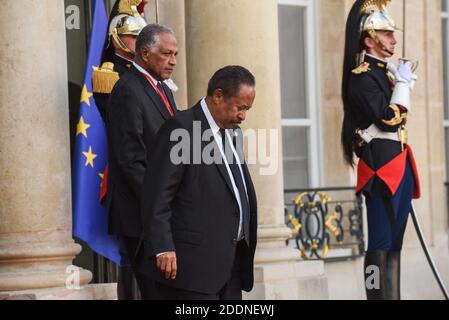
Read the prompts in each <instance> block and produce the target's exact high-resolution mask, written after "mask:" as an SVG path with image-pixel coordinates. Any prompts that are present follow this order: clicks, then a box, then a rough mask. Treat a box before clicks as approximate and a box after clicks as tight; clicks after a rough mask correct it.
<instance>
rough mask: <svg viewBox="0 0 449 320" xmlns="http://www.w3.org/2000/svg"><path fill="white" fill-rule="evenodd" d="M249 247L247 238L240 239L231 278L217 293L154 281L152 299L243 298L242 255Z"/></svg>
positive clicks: (246, 252)
mask: <svg viewBox="0 0 449 320" xmlns="http://www.w3.org/2000/svg"><path fill="white" fill-rule="evenodd" d="M248 252H249V249H248V246H247V244H246V242H245V240H242V241H239V243H238V244H237V250H236V254H235V259H234V264H233V267H232V272H231V275H230V279H229V280H228V281H227V282H226V284H225V285H224V287H223V288H222V289H221V290H220V291H219V292H217V293H215V294H206V293H200V292H194V291H189V290H184V289H179V288H173V287H170V286H167V285H164V284H162V283H159V282H157V281H156V282H155V283H154V289H155V290H154V292H153V295H152V297H151V300H242V272H243V270H242V267H241V265H242V263H241V262H242V256H243V255H245V254H248Z"/></svg>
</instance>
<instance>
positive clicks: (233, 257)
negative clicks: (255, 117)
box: [138, 66, 257, 300]
mask: <svg viewBox="0 0 449 320" xmlns="http://www.w3.org/2000/svg"><path fill="white" fill-rule="evenodd" d="M254 98H255V79H254V76H253V75H252V74H251V73H250V72H249V71H248V70H246V69H245V68H243V67H240V66H228V67H225V68H223V69H221V70H219V71H217V72H216V73H215V75H214V76H213V77H212V79H211V80H210V82H209V87H208V93H207V97H206V98H205V99H202V100H201V101H200V102H199V103H198V104H197V105H196V106H194V107H193V108H192V109H190V110H187V111H184V112H180V113H178V114H177V115H176V116H175V117H174V118H173V119H170V120H169V121H167V122H166V123H165V124H164V125H163V127H162V128H161V130H160V132H159V133H158V135H157V141H156V143H155V146H154V148H153V150H152V153H151V154H150V155H149V167H148V170H147V172H146V175H145V180H144V185H143V189H142V190H143V194H142V219H143V227H144V229H143V238H144V240H145V241H144V243H145V245H144V247H145V250H143V251H141V252H143V254H139V257H138V260H139V269H140V271H141V272H142V273H145V275H146V277H147V279H148V281H151V280H155V293H156V296H155V297H154V298H156V299H195V300H197V299H198V300H209V299H223V300H231V299H232V300H240V299H242V290H245V291H250V290H251V289H252V287H253V265H254V253H255V249H256V239H257V203H256V194H255V190H254V186H253V183H252V181H251V177H250V174H249V171H248V168H247V165H246V163H245V162H244V158H243V155H242V152H238V150H237V149H239V148H236V146H235V145H234V144H233V143H232V142H233V140H234V138H235V136H236V133H237V136H238V138H240V139H241V140H240V142H241V141H243V140H242V139H243V138H242V134H241V130H240V129H239V124H240V123H241V122H242V121H244V120H245V117H246V112H247V111H248V110H249V109H250V108H251V107H252V104H253V101H254ZM225 129H227V130H225ZM198 130H200V131H198ZM178 134H179V136H184V137H185V136H188V137H189V138H188V139H187V140H182V141H181V142H179V143H181V144H182V143H184V145H183V146H184V147H187V149H188V150H187V149H185V148H184V149H183V151H182V153H184V152H186V153H185V154H180V155H179V154H178V152H175V150H177V145H178V142H176V141H173V140H174V139H173V136H178ZM199 137H205V139H206V140H207V141H204V140H203V141H199ZM207 137H209V139H207ZM239 145H240V146H241V143H240V144H239ZM207 150H209V151H210V152H208V151H207ZM240 151H241V149H240ZM203 153H204V154H203ZM206 153H208V154H206ZM178 155H179V156H180V158H181V159H183V161H179V160H180V159H179V158H178ZM210 159H214V161H209V160H210Z"/></svg>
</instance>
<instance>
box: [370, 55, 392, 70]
mask: <svg viewBox="0 0 449 320" xmlns="http://www.w3.org/2000/svg"><path fill="white" fill-rule="evenodd" d="M365 61H366V62H368V63H369V64H370V67H371V68H375V69H381V70H384V71H387V69H388V62H387V61H386V60H383V59H381V58H378V57H375V56H373V55H371V54H366V56H365Z"/></svg>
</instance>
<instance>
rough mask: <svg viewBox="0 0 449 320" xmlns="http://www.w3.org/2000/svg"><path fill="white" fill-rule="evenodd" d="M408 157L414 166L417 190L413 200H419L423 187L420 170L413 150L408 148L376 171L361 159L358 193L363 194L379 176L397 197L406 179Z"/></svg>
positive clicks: (358, 168) (358, 170)
mask: <svg viewBox="0 0 449 320" xmlns="http://www.w3.org/2000/svg"><path fill="white" fill-rule="evenodd" d="M407 156H408V158H409V160H410V165H411V166H412V170H413V176H414V178H415V190H414V191H413V198H414V199H418V198H419V197H420V196H421V187H420V184H419V176H418V170H417V168H416V162H415V158H414V156H413V152H412V149H411V148H410V147H409V146H407V147H406V149H405V150H404V151H403V152H401V153H400V154H399V155H398V156H397V157H395V158H394V159H393V160H391V161H390V162H388V163H387V164H385V165H384V166H383V167H382V168H380V169H378V170H377V171H374V170H373V169H371V168H370V167H369V166H368V165H367V164H366V163H365V161H363V160H362V159H360V161H359V164H358V166H357V193H359V192H361V191H362V190H363V188H364V187H365V186H366V184H367V183H368V182H369V181H370V180H371V179H373V178H374V176H377V177H378V178H379V179H380V180H382V181H383V182H384V183H385V184H386V185H387V187H388V188H389V189H390V191H391V194H392V195H393V196H395V194H396V192H397V190H398V188H399V185H400V184H401V181H402V178H403V177H404V173H405V167H406V160H407Z"/></svg>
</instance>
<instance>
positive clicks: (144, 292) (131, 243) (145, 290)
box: [120, 236, 155, 300]
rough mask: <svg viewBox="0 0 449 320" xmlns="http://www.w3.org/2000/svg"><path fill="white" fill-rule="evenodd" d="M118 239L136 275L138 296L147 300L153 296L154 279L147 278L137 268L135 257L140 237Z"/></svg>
mask: <svg viewBox="0 0 449 320" xmlns="http://www.w3.org/2000/svg"><path fill="white" fill-rule="evenodd" d="M120 240H121V243H122V244H123V246H124V248H125V250H126V252H127V254H128V257H129V260H130V262H131V267H132V271H133V272H134V276H135V277H136V281H137V285H138V287H139V290H140V297H141V299H142V300H148V299H150V298H151V297H153V296H154V290H155V289H154V281H152V280H151V279H149V277H148V276H146V275H145V274H143V273H142V272H140V271H139V269H138V268H137V265H136V261H135V260H136V259H135V257H136V253H137V250H138V249H139V248H138V246H139V244H140V239H139V238H134V237H123V236H122V237H120ZM128 280H129V279H128Z"/></svg>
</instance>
